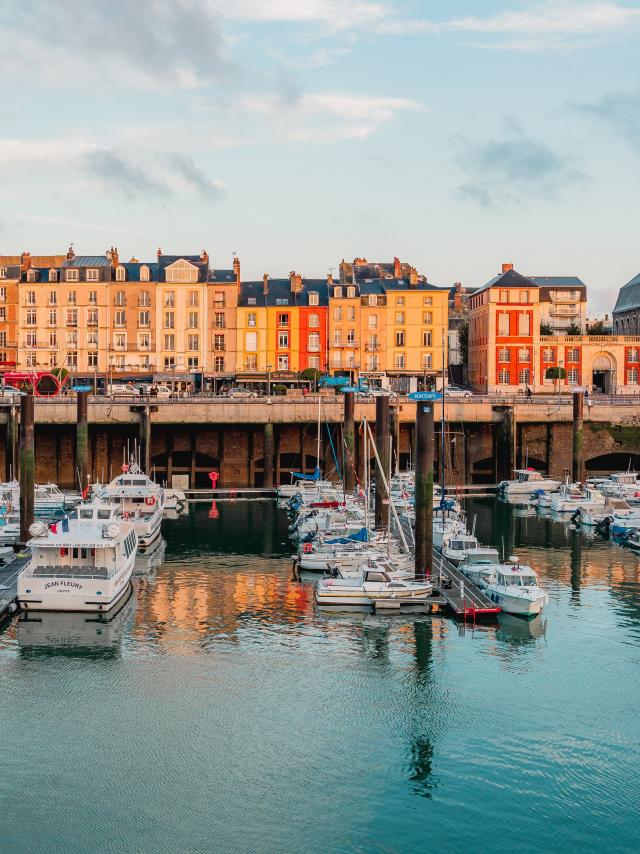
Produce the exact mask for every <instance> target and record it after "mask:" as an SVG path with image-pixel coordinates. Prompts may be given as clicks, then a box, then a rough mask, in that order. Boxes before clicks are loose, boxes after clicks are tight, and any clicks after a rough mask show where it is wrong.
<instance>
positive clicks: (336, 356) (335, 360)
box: [331, 350, 341, 368]
mask: <svg viewBox="0 0 640 854" xmlns="http://www.w3.org/2000/svg"><path fill="white" fill-rule="evenodd" d="M340 359H341V354H340V350H336V351H335V353H332V354H331V364H332V365H333V367H334V368H339V367H340Z"/></svg>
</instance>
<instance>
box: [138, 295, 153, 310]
mask: <svg viewBox="0 0 640 854" xmlns="http://www.w3.org/2000/svg"><path fill="white" fill-rule="evenodd" d="M138 305H139V306H142V307H144V308H146V307H147V306H150V305H151V294H150V293H149V291H140V293H139V294H138Z"/></svg>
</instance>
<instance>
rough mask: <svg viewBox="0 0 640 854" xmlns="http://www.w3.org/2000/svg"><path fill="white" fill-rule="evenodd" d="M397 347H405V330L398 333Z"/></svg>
mask: <svg viewBox="0 0 640 854" xmlns="http://www.w3.org/2000/svg"><path fill="white" fill-rule="evenodd" d="M396 347H404V330H402V329H400V330H398V332H396Z"/></svg>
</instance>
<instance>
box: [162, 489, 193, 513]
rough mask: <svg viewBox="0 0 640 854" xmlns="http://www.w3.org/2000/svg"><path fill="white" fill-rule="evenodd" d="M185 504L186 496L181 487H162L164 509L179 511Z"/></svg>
mask: <svg viewBox="0 0 640 854" xmlns="http://www.w3.org/2000/svg"><path fill="white" fill-rule="evenodd" d="M186 506H187V496H186V495H185V494H184V492H183V490H182V489H168V488H167V487H164V509H165V510H173V511H175V512H177V513H181V512H182V511H183V510H184V508H185V507H186Z"/></svg>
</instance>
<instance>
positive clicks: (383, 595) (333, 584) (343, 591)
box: [315, 561, 432, 609]
mask: <svg viewBox="0 0 640 854" xmlns="http://www.w3.org/2000/svg"><path fill="white" fill-rule="evenodd" d="M372 564H373V565H372V566H367V567H365V568H363V569H362V570H361V571H360V572H359V574H358V575H357V576H356V577H355V578H322V579H320V580H319V581H318V582H317V584H316V593H315V599H316V603H317V604H318V605H330V606H334V607H335V606H340V607H345V606H347V607H354V606H355V607H363V606H365V607H366V606H373V605H376V604H379V603H384V604H385V605H386V606H388V607H390V608H394V609H396V608H400V607H402V606H405V607H406V606H416V605H425V604H427V603H428V601H429V597H430V596H431V591H432V585H431V582H430V581H407V580H406V579H403V578H394V577H393V573H392V571H389V569H388V568H385V566H384V563H382V562H375V561H372Z"/></svg>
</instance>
